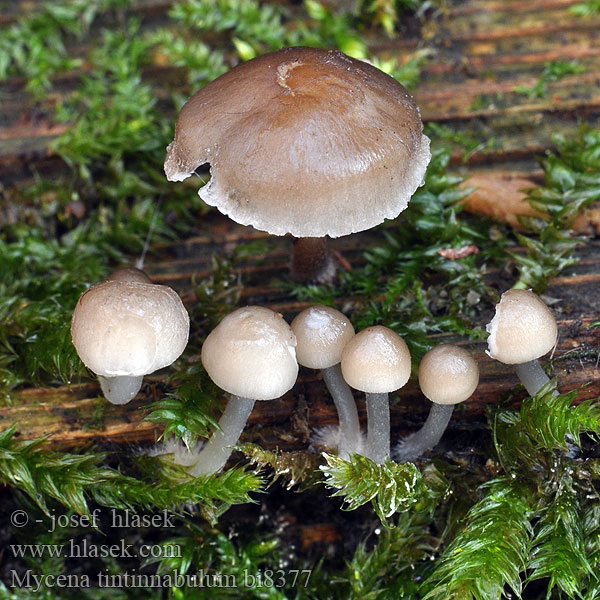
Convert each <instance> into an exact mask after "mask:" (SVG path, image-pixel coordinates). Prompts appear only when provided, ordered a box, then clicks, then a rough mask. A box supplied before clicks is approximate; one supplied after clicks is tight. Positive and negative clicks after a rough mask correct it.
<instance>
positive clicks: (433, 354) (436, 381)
mask: <svg viewBox="0 0 600 600" xmlns="http://www.w3.org/2000/svg"><path fill="white" fill-rule="evenodd" d="M478 383H479V369H478V368H477V363H476V362H475V359H474V358H473V357H472V356H471V355H470V354H469V353H468V352H467V351H466V350H463V349H462V348H459V347H458V346H453V345H451V344H441V345H439V346H436V347H435V348H432V349H431V350H430V351H429V352H427V353H426V354H425V356H424V357H423V358H422V360H421V363H420V365H419V386H420V388H421V391H422V392H423V394H424V395H425V396H426V397H427V398H429V400H431V401H432V402H435V403H436V404H458V403H459V402H464V401H465V400H466V399H467V398H469V397H470V396H471V395H472V394H473V392H474V391H475V389H476V388H477V384H478Z"/></svg>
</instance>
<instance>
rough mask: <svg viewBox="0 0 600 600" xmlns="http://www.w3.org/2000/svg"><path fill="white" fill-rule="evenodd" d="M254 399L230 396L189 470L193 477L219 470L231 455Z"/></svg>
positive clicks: (252, 406)
mask: <svg viewBox="0 0 600 600" xmlns="http://www.w3.org/2000/svg"><path fill="white" fill-rule="evenodd" d="M254 403H255V400H252V399H250V398H242V397H240V396H231V398H230V399H229V402H228V403H227V406H226V407H225V412H224V413H223V415H222V416H221V418H220V419H219V430H218V431H215V432H214V433H213V435H212V437H211V438H210V440H209V441H208V442H207V443H206V446H204V448H202V451H201V452H200V454H199V455H198V461H197V462H196V464H195V465H194V467H193V468H192V469H191V470H190V473H191V474H192V475H194V476H195V477H198V476H200V475H210V474H211V473H216V472H217V471H219V470H221V469H222V468H223V467H224V466H225V463H226V462H227V459H228V458H229V457H230V456H231V453H232V451H233V448H232V446H234V445H235V444H236V443H237V441H238V440H239V439H240V435H241V434H242V431H243V429H244V426H245V425H246V421H247V420H248V417H249V416H250V413H251V412H252V409H253V408H254Z"/></svg>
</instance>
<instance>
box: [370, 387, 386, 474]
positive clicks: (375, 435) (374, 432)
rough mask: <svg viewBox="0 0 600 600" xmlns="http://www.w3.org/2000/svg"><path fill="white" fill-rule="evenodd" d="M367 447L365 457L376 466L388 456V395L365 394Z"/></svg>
mask: <svg viewBox="0 0 600 600" xmlns="http://www.w3.org/2000/svg"><path fill="white" fill-rule="evenodd" d="M366 396H367V447H366V449H365V456H367V457H368V458H370V459H371V460H372V461H374V462H376V463H377V464H379V465H380V464H381V463H383V462H385V460H386V459H387V458H388V457H389V455H390V404H389V401H388V394H387V393H384V394H374V393H369V392H367V395H366Z"/></svg>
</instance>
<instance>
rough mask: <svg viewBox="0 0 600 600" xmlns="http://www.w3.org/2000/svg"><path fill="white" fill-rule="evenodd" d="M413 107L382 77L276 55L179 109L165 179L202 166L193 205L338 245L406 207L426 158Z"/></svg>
mask: <svg viewBox="0 0 600 600" xmlns="http://www.w3.org/2000/svg"><path fill="white" fill-rule="evenodd" d="M422 130H423V124H422V122H421V116H420V113H419V109H418V108H417V106H416V104H415V103H414V101H413V99H412V97H411V96H410V95H409V94H408V92H407V91H406V90H405V89H404V88H403V87H402V86H401V85H400V84H399V83H398V82H397V81H396V80H395V79H394V78H392V77H390V76H389V75H386V74H385V73H383V72H382V71H380V70H379V69H376V68H375V67H373V66H371V65H369V64H367V63H365V62H362V61H360V60H355V59H353V58H350V57H348V56H346V55H344V54H342V53H341V52H338V51H336V50H320V49H316V48H302V47H301V48H284V49H282V50H279V51H277V52H272V53H270V54H265V55H263V56H260V57H258V58H255V59H253V60H251V61H248V62H246V63H243V64H241V65H239V66H238V67H236V68H234V69H232V70H231V71H229V72H228V73H225V74H224V75H222V76H221V77H219V78H217V79H216V80H214V81H213V82H211V83H209V84H208V85H206V86H205V87H203V88H202V89H201V90H200V91H198V92H197V93H196V94H195V95H194V96H192V97H191V98H190V99H189V100H188V101H187V103H186V104H185V106H184V107H183V108H182V109H181V111H180V113H179V116H178V119H177V124H176V127H175V139H174V140H173V142H172V143H171V144H170V145H169V146H168V148H167V157H166V160H165V173H166V176H167V179H169V180H170V181H181V180H183V179H185V178H187V177H189V176H190V175H191V174H192V173H193V172H194V170H195V169H196V168H197V167H199V166H200V165H202V164H204V163H210V166H211V175H212V177H211V180H210V182H209V183H208V184H207V185H206V186H205V187H204V188H202V189H201V190H200V192H199V193H200V196H201V198H202V199H203V200H204V201H205V202H206V203H207V204H210V205H212V206H216V207H217V208H218V209H219V210H220V211H221V212H223V213H225V214H226V215H229V217H231V218H232V219H233V220H234V221H237V222H238V223H241V224H243V225H253V226H254V227H256V228H257V229H260V230H262V231H267V232H269V233H272V234H276V235H284V234H285V233H288V232H289V233H291V234H292V235H294V236H296V237H323V236H325V235H329V236H331V237H338V236H341V235H347V234H350V233H353V232H356V231H363V230H365V229H369V228H371V227H373V226H375V225H378V224H379V223H381V222H382V221H383V220H384V219H386V218H387V219H392V218H394V217H396V216H397V215H398V214H399V213H400V212H401V211H403V210H404V209H405V208H406V206H407V204H408V201H409V199H410V197H411V196H412V194H413V193H414V192H415V190H416V189H417V187H419V185H421V183H422V181H423V177H424V175H425V170H426V168H427V164H428V162H429V159H430V157H431V155H430V152H429V139H428V138H427V137H426V136H424V135H423V133H422Z"/></svg>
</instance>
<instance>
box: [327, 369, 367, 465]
mask: <svg viewBox="0 0 600 600" xmlns="http://www.w3.org/2000/svg"><path fill="white" fill-rule="evenodd" d="M321 374H322V375H323V381H324V382H325V385H326V386H327V389H328V390H329V393H330V394H331V397H332V398H333V402H334V404H335V407H336V409H337V413H338V419H339V422H340V438H339V439H340V441H339V443H338V456H339V457H340V458H343V459H347V458H348V456H350V454H352V453H353V452H358V451H359V449H360V442H361V440H360V423H359V421H358V411H357V410H356V402H355V401H354V396H353V395H352V390H351V389H350V386H349V385H348V384H347V383H346V381H345V380H344V377H343V376H342V368H341V365H340V363H338V364H337V365H333V366H332V367H327V368H326V369H321Z"/></svg>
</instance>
